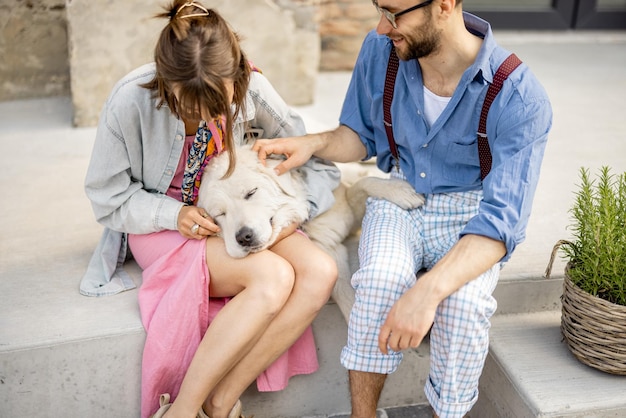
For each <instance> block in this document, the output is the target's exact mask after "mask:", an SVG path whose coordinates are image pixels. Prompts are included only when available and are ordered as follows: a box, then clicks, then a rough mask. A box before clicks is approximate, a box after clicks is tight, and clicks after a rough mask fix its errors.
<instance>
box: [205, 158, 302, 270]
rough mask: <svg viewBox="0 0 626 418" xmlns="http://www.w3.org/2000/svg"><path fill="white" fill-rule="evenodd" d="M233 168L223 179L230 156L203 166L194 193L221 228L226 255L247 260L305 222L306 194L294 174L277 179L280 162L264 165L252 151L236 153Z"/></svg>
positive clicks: (273, 161)
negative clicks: (284, 231) (291, 226)
mask: <svg viewBox="0 0 626 418" xmlns="http://www.w3.org/2000/svg"><path fill="white" fill-rule="evenodd" d="M235 152H236V153H237V155H236V164H235V169H234V171H233V172H232V174H231V175H230V176H229V177H226V178H224V174H225V173H226V171H227V169H228V154H227V153H226V152H223V153H222V154H220V155H218V156H217V157H214V158H213V159H212V160H211V161H210V162H209V164H208V165H207V167H206V169H205V171H204V174H203V176H202V181H201V183H200V190H199V194H198V206H200V207H203V208H204V209H205V210H206V211H207V213H208V214H209V216H210V217H211V218H212V219H213V220H214V221H215V223H216V224H218V225H219V227H220V229H221V233H220V235H221V236H222V238H223V239H224V243H225V245H226V251H227V252H228V254H229V255H230V256H231V257H235V258H241V257H245V256H246V255H248V254H249V253H251V252H257V251H261V250H264V249H266V248H268V247H270V246H271V245H272V244H273V243H274V242H275V241H276V238H277V237H278V234H279V233H280V231H281V230H282V229H283V228H284V227H285V226H287V225H289V224H291V223H293V222H297V223H302V222H304V221H305V220H306V219H307V217H308V204H307V202H306V193H305V191H304V187H303V184H302V181H301V178H300V176H299V173H297V172H288V173H285V174H283V175H281V176H278V175H276V173H275V172H274V169H273V168H274V167H275V166H276V165H277V164H278V162H279V161H275V160H267V162H266V165H263V164H262V163H261V162H260V161H259V160H258V157H257V153H256V152H255V151H252V149H250V147H247V146H246V147H238V148H236V149H235Z"/></svg>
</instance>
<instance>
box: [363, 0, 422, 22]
mask: <svg viewBox="0 0 626 418" xmlns="http://www.w3.org/2000/svg"><path fill="white" fill-rule="evenodd" d="M432 2H433V0H426V1H424V2H422V3H420V4H416V5H415V6H413V7H409V8H408V9H405V10H402V11H399V12H397V13H391V12H390V11H389V10H387V9H383V8H382V7H380V6H379V5H378V0H372V3H373V4H374V7H376V10H378V13H380V14H382V15H383V16H385V18H386V19H387V20H388V21H389V23H391V26H393V28H394V29H398V25H397V24H396V19H397V18H398V17H400V16H402V15H403V14H405V13H409V12H412V11H413V10H417V9H421V8H422V7H426V6H428V5H429V4H430V3H432Z"/></svg>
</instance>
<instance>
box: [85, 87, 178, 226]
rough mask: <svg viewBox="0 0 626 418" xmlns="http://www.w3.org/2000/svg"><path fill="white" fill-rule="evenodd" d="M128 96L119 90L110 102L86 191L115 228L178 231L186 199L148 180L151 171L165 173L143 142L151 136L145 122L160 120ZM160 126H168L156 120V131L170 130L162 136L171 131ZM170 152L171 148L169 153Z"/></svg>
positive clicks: (100, 127)
mask: <svg viewBox="0 0 626 418" xmlns="http://www.w3.org/2000/svg"><path fill="white" fill-rule="evenodd" d="M136 88H139V87H136ZM127 96H129V95H128V94H121V93H120V92H117V93H114V94H113V95H112V96H111V98H109V100H108V101H107V103H106V104H105V107H104V109H103V111H102V114H101V116H100V121H99V125H98V128H97V133H96V139H95V142H94V146H93V151H92V156H91V161H90V163H89V167H88V170H87V174H86V177H85V193H86V194H87V197H88V198H89V200H90V201H91V205H92V207H93V211H94V214H95V216H96V219H97V221H98V222H99V223H101V224H102V225H104V226H106V227H108V228H110V229H112V230H114V231H120V232H126V233H134V234H146V233H151V232H156V231H161V230H165V229H176V228H177V225H176V224H177V220H178V212H179V211H180V208H181V207H182V205H183V204H182V202H178V201H176V200H175V199H172V198H170V197H169V196H166V195H165V194H164V192H165V191H166V190H157V189H158V188H157V189H155V188H154V187H153V186H152V185H146V184H145V183H146V181H148V182H150V180H148V179H147V177H149V175H147V174H146V173H149V172H151V171H160V172H161V175H162V173H163V172H164V171H165V170H164V169H163V168H160V167H159V166H162V165H163V162H162V161H159V160H158V158H150V157H149V155H150V153H149V152H148V151H147V150H146V149H144V144H143V140H142V138H143V136H144V135H146V131H145V129H144V126H143V125H151V124H152V122H155V121H156V118H153V119H154V120H150V121H146V120H144V118H145V117H146V115H144V114H143V113H142V110H141V109H140V107H141V104H138V103H137V102H136V101H134V100H132V99H131V97H127ZM150 110H151V113H156V112H157V111H156V110H154V109H150ZM164 111H165V112H167V110H164ZM166 116H168V115H166ZM160 119H166V118H160ZM161 124H162V125H163V126H158V123H157V126H156V127H155V128H154V131H153V132H158V129H159V128H163V129H165V133H161V135H167V134H169V130H168V129H166V126H165V125H166V123H165V122H161ZM158 139H160V138H158ZM150 141H152V143H156V142H157V138H154V137H152V138H150ZM146 147H148V145H146ZM171 152H172V150H171V146H170V149H169V151H168V152H167V154H166V155H168V154H170V153H171ZM146 159H150V161H148V160H146ZM155 167H158V168H156V169H155ZM144 177H146V178H144ZM152 177H154V176H152ZM170 180H171V179H170ZM161 183H162V184H165V183H168V182H167V181H165V180H164V181H162V182H161ZM168 184H169V183H168ZM160 187H162V186H160Z"/></svg>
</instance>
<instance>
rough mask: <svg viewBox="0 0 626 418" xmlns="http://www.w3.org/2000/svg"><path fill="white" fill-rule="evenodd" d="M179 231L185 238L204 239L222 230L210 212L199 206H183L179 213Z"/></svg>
mask: <svg viewBox="0 0 626 418" xmlns="http://www.w3.org/2000/svg"><path fill="white" fill-rule="evenodd" d="M177 225H178V232H180V235H182V236H183V237H185V238H189V239H202V238H206V237H208V236H211V235H216V234H217V233H218V232H220V227H219V226H217V225H216V224H215V222H213V219H211V218H210V217H209V214H208V213H206V211H205V210H204V209H202V208H199V207H197V206H183V207H182V208H181V209H180V212H179V213H178V223H177Z"/></svg>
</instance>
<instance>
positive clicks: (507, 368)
mask: <svg viewBox="0 0 626 418" xmlns="http://www.w3.org/2000/svg"><path fill="white" fill-rule="evenodd" d="M560 323H561V312H560V310H552V311H544V312H533V313H526V314H511V315H499V316H496V317H494V318H493V321H492V328H491V345H490V350H489V356H488V357H487V362H486V365H485V369H484V372H483V375H482V378H481V384H480V397H479V401H478V403H477V405H476V406H475V407H474V409H473V410H472V413H471V417H476V418H531V417H541V418H548V417H549V418H557V417H558V418H583V417H584V418H609V417H625V416H626V377H624V376H616V375H611V374H608V373H604V372H601V371H598V370H595V369H593V368H591V367H589V366H587V365H585V364H583V363H581V362H579V361H578V360H577V359H576V358H575V357H574V356H573V355H572V353H571V352H570V351H569V349H568V348H567V344H566V343H565V342H564V341H563V338H562V335H561V331H560Z"/></svg>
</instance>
